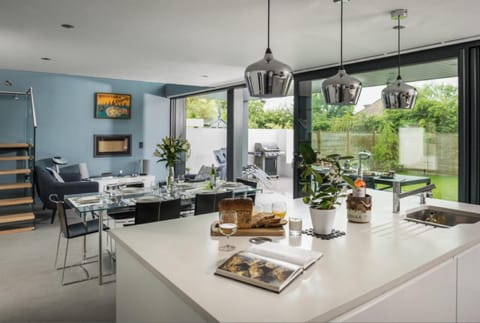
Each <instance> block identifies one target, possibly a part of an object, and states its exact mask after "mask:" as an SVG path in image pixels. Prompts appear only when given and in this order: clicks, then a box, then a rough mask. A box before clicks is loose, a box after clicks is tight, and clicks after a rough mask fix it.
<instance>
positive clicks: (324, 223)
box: [300, 143, 352, 234]
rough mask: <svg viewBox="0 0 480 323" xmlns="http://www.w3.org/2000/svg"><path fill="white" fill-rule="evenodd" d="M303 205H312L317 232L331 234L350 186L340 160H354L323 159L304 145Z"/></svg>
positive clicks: (332, 156)
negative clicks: (338, 209) (338, 208)
mask: <svg viewBox="0 0 480 323" xmlns="http://www.w3.org/2000/svg"><path fill="white" fill-rule="evenodd" d="M300 155H301V156H302V161H301V163H300V170H301V175H300V178H301V185H302V191H303V192H304V194H305V196H304V197H303V202H304V203H306V204H309V205H310V217H311V219H312V225H313V231H314V232H315V233H317V234H329V233H331V232H332V230H333V224H334V220H335V214H336V211H337V209H336V206H337V205H340V204H341V199H342V198H343V197H345V196H346V192H347V188H348V187H347V184H346V183H345V182H344V178H345V177H344V176H343V169H342V167H341V166H340V163H339V160H342V159H352V157H351V156H343V157H342V156H340V155H338V154H335V155H329V156H326V157H321V156H319V154H317V153H316V152H315V151H313V149H312V147H311V146H310V145H309V144H306V143H302V144H300Z"/></svg>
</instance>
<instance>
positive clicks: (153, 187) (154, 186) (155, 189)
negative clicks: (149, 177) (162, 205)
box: [150, 182, 160, 195]
mask: <svg viewBox="0 0 480 323" xmlns="http://www.w3.org/2000/svg"><path fill="white" fill-rule="evenodd" d="M159 189H160V187H159V185H158V183H156V182H152V183H151V184H150V190H151V191H152V194H153V195H157V194H158V191H159Z"/></svg>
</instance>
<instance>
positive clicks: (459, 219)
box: [405, 205, 480, 228]
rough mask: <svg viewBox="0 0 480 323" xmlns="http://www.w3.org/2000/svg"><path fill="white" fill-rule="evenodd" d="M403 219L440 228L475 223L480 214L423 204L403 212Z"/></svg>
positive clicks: (479, 218)
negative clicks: (404, 215) (404, 214)
mask: <svg viewBox="0 0 480 323" xmlns="http://www.w3.org/2000/svg"><path fill="white" fill-rule="evenodd" d="M405 213H406V217H405V220H407V221H412V222H417V223H423V224H427V225H433V226H435V227H440V228H449V227H453V226H455V225H457V224H462V223H476V222H478V221H480V214H478V213H474V212H467V211H460V210H454V209H447V208H442V207H437V206H431V205H425V206H421V207H419V208H415V209H412V210H408V211H406V212H405Z"/></svg>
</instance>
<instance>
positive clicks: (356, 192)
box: [352, 171, 367, 197]
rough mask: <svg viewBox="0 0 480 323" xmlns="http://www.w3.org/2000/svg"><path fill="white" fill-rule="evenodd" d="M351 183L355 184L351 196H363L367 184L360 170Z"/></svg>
mask: <svg viewBox="0 0 480 323" xmlns="http://www.w3.org/2000/svg"><path fill="white" fill-rule="evenodd" d="M353 184H354V185H355V187H353V192H352V195H353V197H365V194H366V190H367V184H366V183H365V181H364V180H363V174H362V171H360V172H359V175H358V177H357V179H356V180H355V182H353Z"/></svg>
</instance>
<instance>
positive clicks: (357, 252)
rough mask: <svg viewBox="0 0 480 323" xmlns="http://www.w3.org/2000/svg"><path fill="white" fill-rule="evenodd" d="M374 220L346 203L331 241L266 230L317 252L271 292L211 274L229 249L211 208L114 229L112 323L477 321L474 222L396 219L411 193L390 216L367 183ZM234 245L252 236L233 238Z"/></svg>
mask: <svg viewBox="0 0 480 323" xmlns="http://www.w3.org/2000/svg"><path fill="white" fill-rule="evenodd" d="M368 193H369V194H370V195H372V196H373V212H372V221H371V222H370V223H367V224H357V223H349V222H348V221H347V219H346V210H345V205H342V206H341V207H340V208H339V210H338V213H337V216H336V223H335V228H336V229H339V230H343V231H345V232H346V235H345V236H343V237H340V238H336V239H333V240H321V239H319V238H315V237H311V236H306V235H302V236H301V237H299V238H292V237H289V236H288V232H287V234H286V236H285V237H272V238H273V240H274V241H278V242H279V243H282V244H287V245H291V246H294V247H301V248H305V249H312V250H317V251H320V252H322V253H323V254H324V256H323V258H321V259H320V260H319V261H317V262H316V263H315V264H314V265H313V266H311V267H310V268H308V270H307V271H305V273H304V274H302V275H300V276H299V277H297V278H296V279H295V280H294V281H293V282H292V283H291V284H290V285H289V286H288V287H287V288H286V289H285V290H283V291H282V292H281V293H280V294H276V293H273V292H270V291H267V290H263V289H260V288H257V287H254V286H251V285H247V284H243V283H240V282H238V281H235V280H231V279H228V278H224V277H221V276H216V275H214V271H215V268H216V266H217V265H218V264H219V263H220V262H222V261H223V260H225V259H226V258H227V257H228V256H230V255H231V254H232V253H231V252H230V253H226V252H221V251H218V246H219V244H223V243H224V240H225V238H223V237H211V236H210V233H209V228H210V224H211V223H212V222H213V221H214V220H215V219H216V218H217V215H216V214H208V215H200V216H194V217H193V216H192V217H188V218H181V219H178V220H171V221H164V222H158V223H153V224H145V225H138V226H132V227H128V228H122V229H115V230H112V232H111V233H110V234H111V236H112V237H113V238H114V239H115V240H116V242H117V287H116V288H117V298H116V306H117V312H116V319H117V322H161V321H165V322H172V321H184V322H193V321H195V322H198V321H220V322H305V321H331V320H333V321H353V322H355V321H363V322H365V321H380V322H385V321H395V322H398V321H413V322H420V321H429V322H433V321H435V322H440V321H444V322H452V321H475V320H476V321H478V320H480V306H479V304H477V303H478V299H480V280H479V279H478V273H479V272H480V247H478V246H477V245H478V244H479V243H480V222H478V223H476V224H462V225H457V226H455V227H452V228H449V229H442V228H434V227H431V226H424V225H421V224H415V223H411V222H406V221H404V220H402V218H403V217H404V211H405V210H407V209H411V208H414V207H418V206H419V199H418V197H416V196H413V197H409V198H405V199H402V200H401V207H402V211H401V212H400V213H399V214H393V213H392V194H391V193H388V192H382V191H373V190H369V191H368ZM427 204H430V205H437V206H442V207H448V208H455V209H460V210H467V211H474V212H477V213H480V206H476V205H469V204H462V203H455V202H446V201H440V200H433V199H427ZM288 215H290V216H292V215H295V216H301V217H303V219H304V228H306V227H311V224H310V223H311V222H310V218H309V217H310V216H309V213H308V207H307V206H306V205H304V204H303V203H302V202H301V200H295V201H290V204H289V208H288V214H287V216H288ZM230 240H231V242H232V243H233V244H234V245H236V247H237V250H241V249H244V248H247V247H248V246H249V245H250V243H249V242H248V237H232V238H230Z"/></svg>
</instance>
